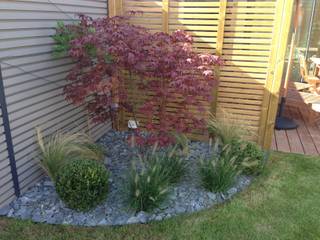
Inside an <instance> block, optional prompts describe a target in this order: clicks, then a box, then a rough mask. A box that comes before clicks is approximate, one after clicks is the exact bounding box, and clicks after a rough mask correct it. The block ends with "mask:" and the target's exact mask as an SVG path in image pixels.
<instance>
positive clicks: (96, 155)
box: [36, 128, 102, 181]
mask: <svg viewBox="0 0 320 240" xmlns="http://www.w3.org/2000/svg"><path fill="white" fill-rule="evenodd" d="M36 133H37V141H38V145H39V149H40V156H39V157H40V165H41V166H42V168H43V169H44V170H45V171H46V172H47V174H48V175H49V177H50V178H51V179H52V180H53V181H55V179H56V175H57V173H58V172H59V170H60V168H61V167H63V166H64V164H66V163H67V162H68V161H71V160H72V159H74V158H86V159H92V160H96V161H101V160H102V153H101V152H99V151H97V150H95V149H94V147H93V146H94V145H95V143H94V142H93V141H92V140H91V138H89V137H88V136H87V135H86V134H83V133H76V134H70V133H61V132H57V133H55V134H53V135H51V136H49V137H47V138H44V137H43V135H42V132H41V130H40V129H39V128H37V129H36Z"/></svg>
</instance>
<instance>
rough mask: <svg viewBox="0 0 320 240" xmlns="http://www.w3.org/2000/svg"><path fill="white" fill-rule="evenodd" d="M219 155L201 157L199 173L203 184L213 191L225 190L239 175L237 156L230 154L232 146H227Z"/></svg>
mask: <svg viewBox="0 0 320 240" xmlns="http://www.w3.org/2000/svg"><path fill="white" fill-rule="evenodd" d="M223 152H224V153H223V154H222V155H221V156H219V157H217V156H212V157H211V158H210V159H201V161H200V167H199V173H200V179H201V183H202V186H203V187H204V188H205V189H206V190H208V191H211V192H225V191H227V190H228V189H229V188H230V187H231V186H232V185H233V184H234V182H235V180H236V177H237V176H238V175H239V173H240V172H239V170H238V168H237V164H236V156H232V155H231V154H230V147H228V146H227V147H225V148H224V150H223Z"/></svg>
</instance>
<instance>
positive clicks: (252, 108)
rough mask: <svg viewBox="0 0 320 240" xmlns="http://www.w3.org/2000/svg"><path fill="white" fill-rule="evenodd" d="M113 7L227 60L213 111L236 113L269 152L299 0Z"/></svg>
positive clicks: (127, 0)
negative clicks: (295, 2) (133, 13)
mask: <svg viewBox="0 0 320 240" xmlns="http://www.w3.org/2000/svg"><path fill="white" fill-rule="evenodd" d="M111 2H113V5H114V6H115V9H118V11H117V12H116V14H126V12H128V11H143V15H140V16H135V17H134V18H132V20H131V22H132V23H134V24H140V25H142V26H144V27H146V28H149V29H150V30H151V31H164V32H172V31H174V30H176V29H183V30H185V31H187V32H188V33H189V34H190V35H192V36H193V38H194V42H195V43H194V47H195V50H196V51H199V52H210V53H215V54H217V55H220V56H222V57H223V59H224V60H225V65H224V66H223V67H221V68H220V71H219V76H220V84H219V88H218V90H217V92H216V100H215V102H214V103H211V105H210V106H211V107H210V106H208V110H209V109H210V108H211V110H216V111H217V116H218V117H219V116H221V115H222V114H221V111H226V112H228V113H231V114H232V116H233V117H234V118H235V119H237V120H238V121H239V122H241V123H242V124H244V125H246V126H248V127H249V128H250V129H251V132H252V133H253V134H252V136H251V137H250V138H251V139H252V140H255V141H258V142H259V143H260V144H262V145H264V147H266V148H268V147H269V145H270V143H271V133H272V129H273V125H274V118H275V115H276V109H277V100H278V94H279V88H280V82H281V76H282V71H283V60H284V53H285V49H286V43H287V36H288V31H289V23H290V19H291V13H292V6H293V0H270V1H244V0H239V1H226V0H222V1H205V0H198V1H197V0H191V1H176V0H162V1H160V0H158V1H153V0H150V1H138V0H121V1H118V0H116V1H115V0H113V1H111ZM113 13H115V12H113ZM133 97H134V96H133ZM209 104H210V103H209ZM221 109H223V110H221ZM127 117H129V116H127ZM123 120H125V121H126V120H128V119H127V118H125V119H123Z"/></svg>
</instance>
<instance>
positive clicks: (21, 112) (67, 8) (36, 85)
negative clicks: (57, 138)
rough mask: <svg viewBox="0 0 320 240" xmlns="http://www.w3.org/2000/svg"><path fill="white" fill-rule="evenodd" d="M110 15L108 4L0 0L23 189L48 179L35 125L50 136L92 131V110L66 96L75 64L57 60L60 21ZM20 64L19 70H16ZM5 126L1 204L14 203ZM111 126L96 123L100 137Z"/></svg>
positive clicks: (2, 50) (1, 56)
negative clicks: (65, 88)
mask: <svg viewBox="0 0 320 240" xmlns="http://www.w3.org/2000/svg"><path fill="white" fill-rule="evenodd" d="M78 13H84V14H87V15H90V16H92V17H94V18H98V17H104V16H106V15H107V0H8V1H4V0H0V60H1V67H2V75H3V83H4V86H5V95H6V101H7V108H8V113H9V120H10V125H11V132H12V141H13V145H14V152H15V157H16V165H17V172H18V175H19V183H20V188H21V191H22V192H23V191H25V190H26V189H27V188H28V187H30V186H31V185H32V184H34V183H35V181H37V180H38V179H39V178H40V177H41V176H42V175H43V171H42V170H41V169H40V167H39V164H38V160H37V157H36V155H37V144H36V141H35V140H36V139H35V127H36V126H40V127H41V128H42V129H43V132H44V133H45V135H49V134H51V133H53V132H55V131H56V130H59V129H64V130H66V129H67V130H69V131H79V130H81V131H82V130H84V129H88V128H87V126H88V119H87V115H86V112H85V111H83V110H82V109H81V108H77V107H74V106H72V105H70V104H68V103H67V102H66V101H65V100H64V97H63V95H62V87H63V86H64V84H65V77H66V74H67V73H68V71H69V70H70V67H71V66H72V63H71V61H70V59H68V58H59V59H56V58H53V57H52V47H53V45H54V42H53V40H52V39H51V35H52V34H54V32H55V30H54V27H55V26H56V23H57V21H58V20H63V21H65V22H72V21H73V20H72V19H76V14H78ZM11 65H14V66H18V68H17V67H13V66H11ZM1 124H2V121H1V122H0V132H1V133H0V206H3V205H5V204H7V203H8V202H10V201H11V200H12V199H14V189H13V183H12V179H11V172H10V167H9V159H8V153H7V151H6V142H5V137H4V135H3V134H2V133H3V125H1ZM110 127H111V124H110V123H108V124H103V125H95V126H93V125H92V124H91V126H90V129H91V131H90V132H91V134H92V136H93V137H94V138H95V139H97V138H99V137H100V136H101V135H103V134H104V133H105V132H106V131H108V130H109V129H110Z"/></svg>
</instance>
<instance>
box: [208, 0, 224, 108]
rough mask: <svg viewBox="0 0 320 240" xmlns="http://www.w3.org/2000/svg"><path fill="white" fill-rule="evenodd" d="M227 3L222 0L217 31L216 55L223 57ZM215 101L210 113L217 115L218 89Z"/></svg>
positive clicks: (217, 73)
mask: <svg viewBox="0 0 320 240" xmlns="http://www.w3.org/2000/svg"><path fill="white" fill-rule="evenodd" d="M227 3H228V0H220V11H219V12H220V13H219V21H218V30H217V45H216V53H215V54H216V55H218V56H220V57H221V56H222V50H223V39H224V26H225V19H226V11H227ZM219 75H220V69H219V68H218V69H217V70H216V76H217V78H218V79H219ZM212 96H213V100H212V103H211V108H210V111H211V113H215V112H216V110H217V101H218V87H216V88H215V89H214V90H213V93H212Z"/></svg>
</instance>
